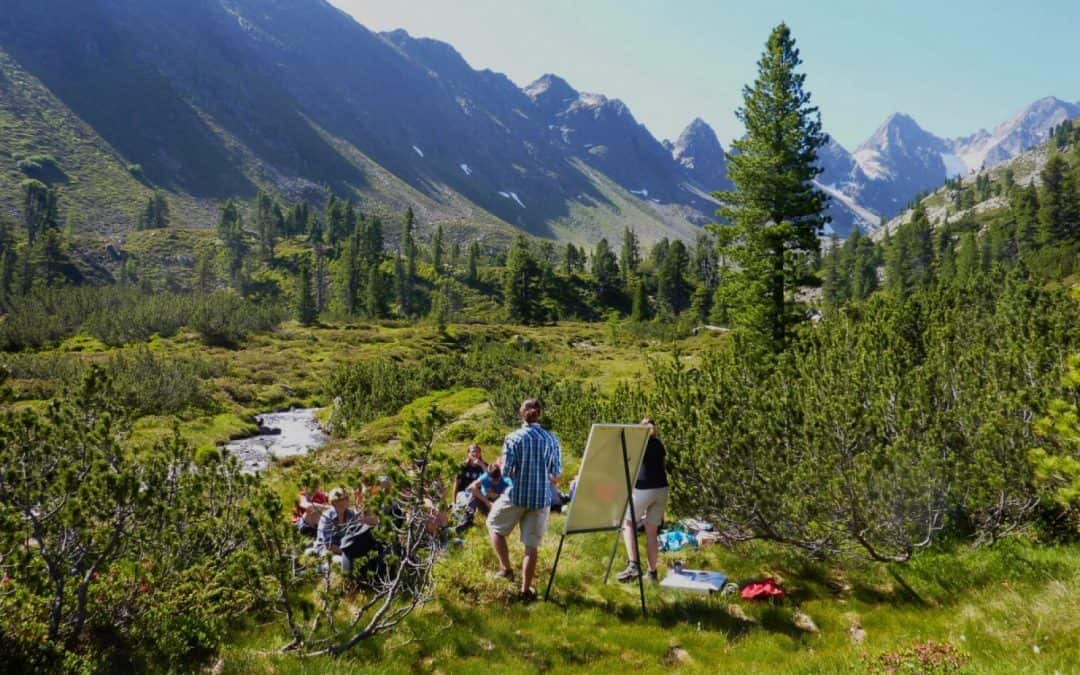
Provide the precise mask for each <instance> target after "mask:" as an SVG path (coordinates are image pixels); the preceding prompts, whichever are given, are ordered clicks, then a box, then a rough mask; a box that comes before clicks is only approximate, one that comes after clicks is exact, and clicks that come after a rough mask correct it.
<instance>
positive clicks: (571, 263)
mask: <svg viewBox="0 0 1080 675" xmlns="http://www.w3.org/2000/svg"><path fill="white" fill-rule="evenodd" d="M577 257H578V250H577V246H574V245H573V244H567V245H566V250H565V251H564V252H563V259H562V270H563V274H564V275H566V276H570V275H572V274H573V273H574V270H576V269H577Z"/></svg>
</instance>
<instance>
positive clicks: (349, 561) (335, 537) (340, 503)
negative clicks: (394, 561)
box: [315, 487, 379, 574]
mask: <svg viewBox="0 0 1080 675" xmlns="http://www.w3.org/2000/svg"><path fill="white" fill-rule="evenodd" d="M378 522H379V519H378V518H375V517H374V516H366V515H363V514H360V513H359V512H357V511H355V510H353V509H351V508H349V491H348V490H346V489H345V488H340V487H339V488H334V489H333V490H331V491H330V508H329V509H327V510H326V512H325V513H323V515H322V518H321V519H320V520H319V533H318V536H317V538H316V540H315V552H316V554H318V555H323V554H325V553H326V552H327V551H329V552H330V553H331V554H333V558H334V561H335V562H338V563H339V564H340V565H341V571H342V572H344V573H345V574H350V573H351V572H352V571H353V562H354V561H356V560H361V559H362V562H363V565H364V569H365V570H374V569H376V568H377V561H378V557H379V556H378V549H379V546H378V542H377V541H376V540H375V537H374V535H373V534H372V532H371V529H372V527H373V526H374V525H375V524H377V523H378ZM373 552H374V555H369V554H372V553H373Z"/></svg>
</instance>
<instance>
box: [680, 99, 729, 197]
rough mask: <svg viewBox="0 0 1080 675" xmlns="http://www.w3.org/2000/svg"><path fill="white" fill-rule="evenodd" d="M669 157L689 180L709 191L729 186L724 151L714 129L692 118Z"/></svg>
mask: <svg viewBox="0 0 1080 675" xmlns="http://www.w3.org/2000/svg"><path fill="white" fill-rule="evenodd" d="M671 156H672V157H673V158H674V159H675V161H676V162H678V163H679V164H680V165H682V167H683V168H684V169H686V171H687V172H688V173H689V174H690V176H691V177H692V178H693V179H694V180H696V181H697V182H698V183H700V184H701V185H702V187H704V188H706V189H709V190H718V189H723V188H725V187H727V186H728V180H727V164H726V161H725V158H724V148H723V147H722V146H721V145H720V140H719V139H718V138H717V137H716V132H715V131H713V128H712V127H710V126H709V125H708V123H706V122H705V120H703V119H701V118H700V117H695V118H694V119H693V121H691V122H690V124H688V125H686V128H685V129H683V132H682V133H681V134H679V138H678V140H676V141H675V144H674V145H673V146H672V147H671Z"/></svg>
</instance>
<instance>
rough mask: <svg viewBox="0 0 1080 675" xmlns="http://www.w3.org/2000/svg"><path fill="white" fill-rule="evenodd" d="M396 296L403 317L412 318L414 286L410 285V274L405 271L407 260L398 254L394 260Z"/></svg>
mask: <svg viewBox="0 0 1080 675" xmlns="http://www.w3.org/2000/svg"><path fill="white" fill-rule="evenodd" d="M394 296H395V299H396V301H397V307H398V312H400V313H401V315H402V316H410V315H411V313H412V284H411V283H409V276H408V273H407V272H406V271H405V259H404V258H403V257H402V256H401V253H398V255H397V257H396V258H394Z"/></svg>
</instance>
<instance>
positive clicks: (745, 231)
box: [716, 23, 829, 349]
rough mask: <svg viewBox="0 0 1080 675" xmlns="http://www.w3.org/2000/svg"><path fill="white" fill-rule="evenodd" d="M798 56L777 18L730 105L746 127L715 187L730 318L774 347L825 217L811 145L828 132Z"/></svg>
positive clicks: (795, 309)
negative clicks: (738, 103) (722, 185)
mask: <svg viewBox="0 0 1080 675" xmlns="http://www.w3.org/2000/svg"><path fill="white" fill-rule="evenodd" d="M801 63H802V61H801V59H800V58H799V50H798V49H796V47H795V39H794V38H793V37H792V35H791V30H790V29H789V28H788V27H787V25H786V24H783V23H782V24H780V25H779V26H777V27H776V28H774V29H773V31H772V34H771V35H770V36H769V39H768V41H767V42H766V44H765V51H764V53H763V54H762V56H761V59H760V60H759V61H758V64H757V65H758V77H757V79H756V80H755V81H754V85H753V86H752V87H750V86H748V87H745V88H744V89H743V107H741V108H740V109H739V110H738V111H737V112H736V116H737V117H738V118H739V120H740V121H741V122H742V123H743V125H744V126H745V128H746V135H745V136H743V137H742V138H740V139H739V140H736V141H735V142H734V143H733V144H732V151H731V153H730V154H728V155H727V161H728V176H729V177H730V178H731V181H732V183H734V185H735V190H734V191H733V192H721V193H716V196H717V198H719V199H720V201H721V203H722V205H723V208H721V209H720V211H719V214H720V215H721V216H722V217H723V218H724V219H726V220H727V221H729V222H731V223H732V224H733V227H735V228H737V235H738V236H736V237H733V238H731V239H730V240H729V241H730V243H731V244H732V246H731V247H730V250H729V251H728V252H727V255H729V256H731V257H732V259H733V260H734V261H735V262H736V263H737V269H738V270H739V273H738V274H735V275H730V276H729V278H730V279H731V280H732V283H735V284H737V286H738V288H737V289H733V290H734V292H732V293H729V294H728V295H729V296H730V297H732V298H733V299H735V300H736V304H737V306H736V308H735V312H736V314H735V316H736V319H737V321H738V323H740V324H741V325H743V326H745V327H747V328H749V329H751V330H753V331H755V332H758V333H760V334H763V335H764V336H766V337H768V338H769V339H771V341H772V343H773V345H774V348H777V349H780V348H782V347H783V345H784V344H785V342H786V338H787V336H788V334H789V332H790V330H791V327H792V325H793V324H795V323H796V322H798V321H801V320H803V319H804V318H805V312H803V311H800V307H799V306H798V304H797V303H796V301H795V297H794V296H795V291H797V290H798V288H799V287H801V286H803V285H806V284H807V283H808V282H810V280H809V279H807V278H806V276H805V270H806V269H807V266H806V264H805V262H806V260H807V259H808V258H811V257H813V256H814V255H816V254H817V252H818V250H819V241H818V236H819V232H820V231H821V229H822V227H824V225H825V224H826V223H827V222H828V220H829V218H828V217H827V216H826V215H825V208H826V206H827V204H828V198H827V196H826V195H825V194H824V193H823V192H821V191H820V190H818V189H817V188H816V187H815V186H814V183H813V180H814V178H815V177H816V176H817V175H818V174H820V173H821V171H822V169H821V168H820V167H819V166H818V162H817V159H818V148H820V147H821V146H823V145H824V144H825V143H826V142H827V141H828V137H827V136H826V135H825V134H824V133H822V131H821V115H820V114H819V112H818V109H817V108H816V107H814V106H812V105H811V104H810V92H808V91H806V90H805V89H804V86H803V85H804V83H805V80H806V75H805V74H802V73H798V72H796V68H797V67H798V66H799V65H800V64H801Z"/></svg>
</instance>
